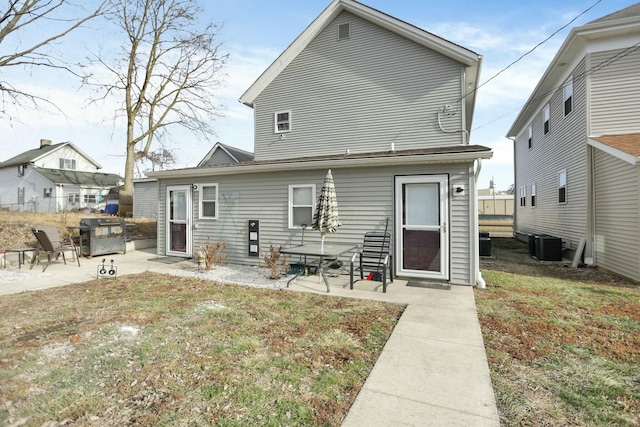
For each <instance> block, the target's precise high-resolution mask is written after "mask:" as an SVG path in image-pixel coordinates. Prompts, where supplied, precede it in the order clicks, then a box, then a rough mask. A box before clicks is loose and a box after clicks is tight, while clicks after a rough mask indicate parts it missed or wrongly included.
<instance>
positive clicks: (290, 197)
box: [287, 184, 316, 229]
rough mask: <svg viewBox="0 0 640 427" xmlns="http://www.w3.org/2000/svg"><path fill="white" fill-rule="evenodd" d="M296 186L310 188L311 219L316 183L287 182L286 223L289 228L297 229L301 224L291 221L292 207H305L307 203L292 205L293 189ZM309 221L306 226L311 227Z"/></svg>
mask: <svg viewBox="0 0 640 427" xmlns="http://www.w3.org/2000/svg"><path fill="white" fill-rule="evenodd" d="M296 188H311V205H310V206H309V208H310V209H311V221H312V220H313V213H314V212H315V209H316V185H315V184H289V199H288V202H287V207H288V209H287V212H288V224H289V229H298V228H300V226H301V224H294V223H293V208H294V207H301V208H302V207H307V205H300V206H294V204H293V190H294V189H296ZM311 221H309V224H307V226H309V227H311Z"/></svg>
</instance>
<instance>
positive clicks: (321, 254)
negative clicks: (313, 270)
mask: <svg viewBox="0 0 640 427" xmlns="http://www.w3.org/2000/svg"><path fill="white" fill-rule="evenodd" d="M357 247H358V245H357V244H352V243H327V242H325V243H324V245H323V244H322V243H306V244H303V245H299V246H293V247H291V248H282V249H281V250H280V253H281V254H285V255H302V256H306V257H310V258H318V272H319V273H320V277H322V280H324V284H325V285H326V286H327V292H330V288H329V281H328V280H327V277H326V276H325V274H324V270H323V269H322V262H323V261H324V260H325V259H336V258H338V257H339V256H340V255H342V254H345V253H347V252H352V251H353V250H355V249H356V248H357ZM300 274H301V272H298V273H297V274H296V275H295V276H294V277H292V278H291V279H290V280H289V281H288V282H287V287H289V283H291V282H293V281H294V280H295V279H297V278H298V276H300Z"/></svg>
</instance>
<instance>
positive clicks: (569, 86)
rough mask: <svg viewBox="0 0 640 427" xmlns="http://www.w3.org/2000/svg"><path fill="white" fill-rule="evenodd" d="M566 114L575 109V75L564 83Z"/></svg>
mask: <svg viewBox="0 0 640 427" xmlns="http://www.w3.org/2000/svg"><path fill="white" fill-rule="evenodd" d="M563 94H564V115H565V116H566V115H568V114H569V113H570V112H571V111H572V110H573V76H571V77H569V80H567V82H566V83H565V84H564V88H563Z"/></svg>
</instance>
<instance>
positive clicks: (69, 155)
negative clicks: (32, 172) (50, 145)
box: [34, 145, 98, 172]
mask: <svg viewBox="0 0 640 427" xmlns="http://www.w3.org/2000/svg"><path fill="white" fill-rule="evenodd" d="M60 159H70V160H75V161H76V167H75V169H74V170H77V171H82V172H95V171H97V170H98V168H97V167H96V165H94V164H93V163H91V162H89V161H88V160H87V159H86V158H85V157H84V156H82V155H80V153H78V152H77V151H76V150H74V149H73V148H71V147H69V146H68V145H67V146H65V147H62V148H59V149H57V150H54V151H53V152H51V153H49V154H48V155H47V156H45V157H43V158H42V159H40V160H38V161H36V162H35V163H34V164H35V165H36V166H39V167H41V168H45V169H60Z"/></svg>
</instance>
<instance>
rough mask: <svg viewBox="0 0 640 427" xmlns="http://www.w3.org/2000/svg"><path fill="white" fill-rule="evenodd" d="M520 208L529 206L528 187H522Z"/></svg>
mask: <svg viewBox="0 0 640 427" xmlns="http://www.w3.org/2000/svg"><path fill="white" fill-rule="evenodd" d="M520 206H527V187H525V186H524V185H523V186H522V187H520Z"/></svg>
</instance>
